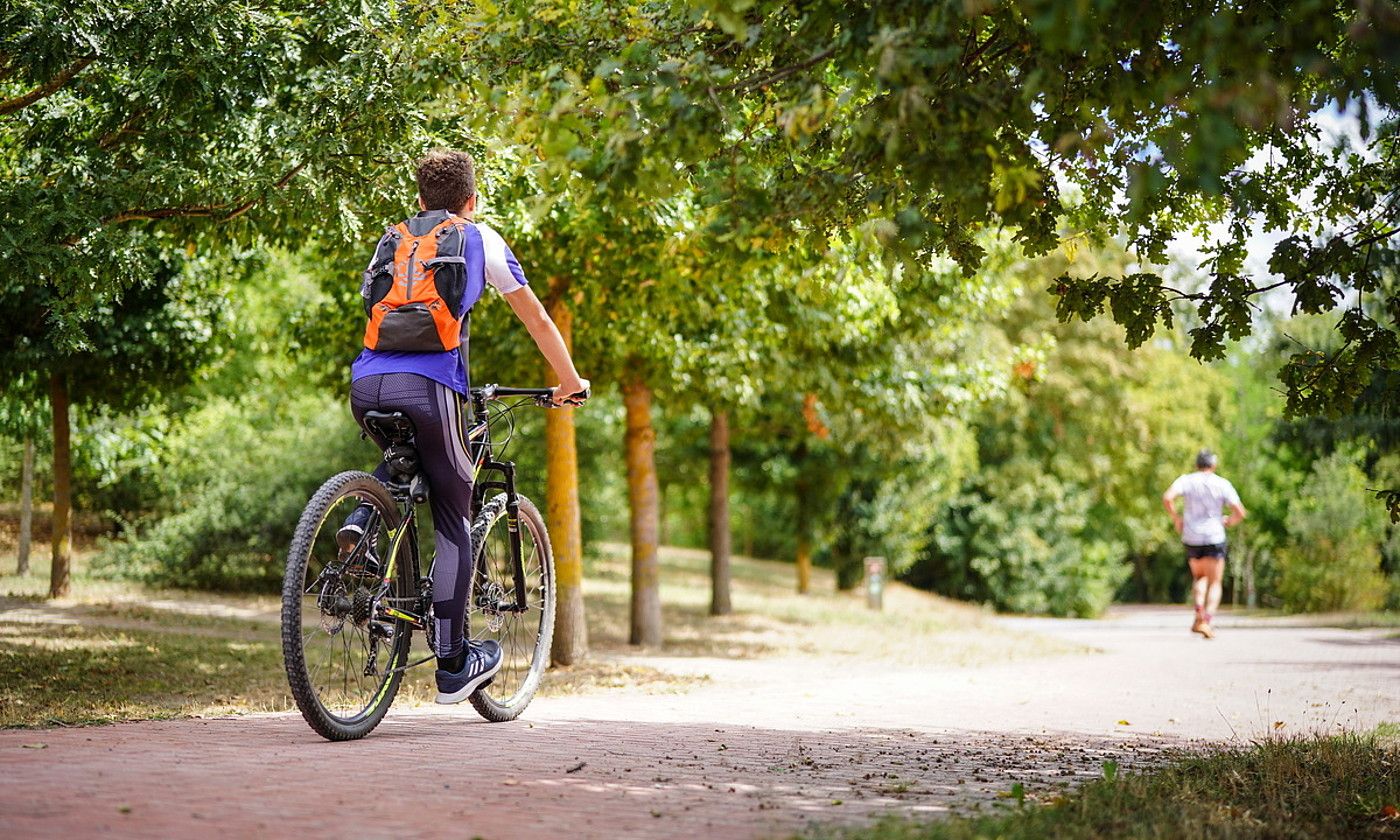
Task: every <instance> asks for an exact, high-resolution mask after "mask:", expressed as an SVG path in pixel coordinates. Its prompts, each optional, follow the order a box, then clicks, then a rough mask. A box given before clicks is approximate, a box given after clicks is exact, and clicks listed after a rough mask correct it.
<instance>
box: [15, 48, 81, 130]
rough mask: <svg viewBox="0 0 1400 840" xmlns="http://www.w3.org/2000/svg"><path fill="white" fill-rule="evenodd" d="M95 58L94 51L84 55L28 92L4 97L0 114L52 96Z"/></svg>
mask: <svg viewBox="0 0 1400 840" xmlns="http://www.w3.org/2000/svg"><path fill="white" fill-rule="evenodd" d="M96 60H97V55H96V54H95V53H94V54H92V55H85V56H83V57H82V58H80V59H78V60H77V61H75V62H73V63H72V64H70V65H68V66H67V67H65V68H63V70H62V71H60V72H59V74H58V75H57V76H54V77H53V78H52V79H49V80H48V81H47V82H45V83H44V84H42V85H39V86H38V87H36V88H34V89H33V90H31V91H29V92H28V93H25V94H21V95H20V96H16V97H15V98H13V99H6V100H4V101H3V102H0V116H4V115H5V114H10V113H14V112H15V111H18V110H19V109H21V108H26V107H28V106H30V105H33V104H34V103H35V102H38V101H39V100H40V99H43V98H45V97H47V96H52V95H53V94H54V93H55V92H57V91H58V89H59V88H61V87H63V86H64V85H66V84H68V81H69V80H70V79H72V78H73V77H74V76H76V75H78V74H79V73H81V72H83V68H85V67H87V66H88V65H89V64H91V63H93V62H94V61H96Z"/></svg>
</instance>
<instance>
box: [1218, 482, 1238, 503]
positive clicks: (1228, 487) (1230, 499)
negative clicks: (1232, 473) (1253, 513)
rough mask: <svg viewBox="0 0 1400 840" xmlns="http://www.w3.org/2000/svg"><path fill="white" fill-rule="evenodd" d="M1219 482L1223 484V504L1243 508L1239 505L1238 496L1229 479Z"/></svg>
mask: <svg viewBox="0 0 1400 840" xmlns="http://www.w3.org/2000/svg"><path fill="white" fill-rule="evenodd" d="M1221 480H1222V481H1224V482H1225V504H1227V505H1240V506H1241V507H1243V505H1242V504H1241V503H1240V494H1239V493H1237V492H1236V491H1235V485H1233V484H1231V483H1230V480H1229V479H1221Z"/></svg>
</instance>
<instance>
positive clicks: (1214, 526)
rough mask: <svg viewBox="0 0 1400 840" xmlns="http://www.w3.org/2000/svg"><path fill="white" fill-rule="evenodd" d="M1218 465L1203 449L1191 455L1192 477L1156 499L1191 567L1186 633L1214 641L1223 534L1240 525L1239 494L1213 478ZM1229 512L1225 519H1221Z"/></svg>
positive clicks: (1222, 565)
mask: <svg viewBox="0 0 1400 840" xmlns="http://www.w3.org/2000/svg"><path fill="white" fill-rule="evenodd" d="M1218 463H1219V459H1217V458H1216V457H1215V453H1214V452H1211V451H1210V450H1209V449H1202V450H1201V451H1200V452H1199V453H1198V454H1197V455H1196V471H1195V472H1193V473H1187V474H1186V475H1183V476H1181V477H1180V478H1178V479H1177V480H1176V481H1173V482H1172V486H1171V487H1168V488H1167V492H1165V493H1163V494H1162V504H1163V506H1165V507H1166V509H1167V513H1168V514H1170V515H1171V518H1172V523H1173V524H1175V525H1176V532H1177V533H1178V534H1181V542H1182V543H1183V544H1184V545H1185V546H1186V565H1188V566H1190V567H1191V596H1192V598H1193V599H1194V601H1195V603H1196V620H1195V622H1193V623H1192V625H1191V632H1192V633H1200V634H1201V635H1202V636H1204V637H1206V638H1207V639H1212V638H1215V631H1214V630H1213V629H1211V626H1210V621H1211V618H1212V617H1214V615H1215V611H1216V610H1217V609H1219V608H1220V589H1221V587H1220V581H1221V579H1222V578H1224V576H1225V556H1226V549H1225V529H1226V528H1228V527H1230V526H1233V525H1237V524H1239V523H1240V521H1242V520H1243V519H1244V516H1245V511H1244V505H1242V504H1240V494H1239V493H1236V492H1235V487H1234V485H1232V484H1231V483H1230V482H1228V481H1226V480H1225V479H1223V478H1221V477H1220V476H1218V475H1216V474H1215V467H1216V465H1217V464H1218ZM1178 496H1184V497H1186V504H1185V506H1184V509H1183V513H1184V514H1185V515H1184V516H1183V515H1182V514H1181V513H1177V512H1176V499H1177V497H1178ZM1227 506H1228V507H1229V508H1230V511H1231V513H1230V516H1229V517H1228V518H1226V517H1222V516H1221V511H1222V510H1223V509H1224V508H1225V507H1227Z"/></svg>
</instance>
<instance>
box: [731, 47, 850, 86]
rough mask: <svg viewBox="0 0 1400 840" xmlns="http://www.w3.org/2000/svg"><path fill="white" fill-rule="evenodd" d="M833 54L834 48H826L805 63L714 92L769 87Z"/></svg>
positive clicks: (735, 83) (739, 82) (791, 65)
mask: <svg viewBox="0 0 1400 840" xmlns="http://www.w3.org/2000/svg"><path fill="white" fill-rule="evenodd" d="M835 54H836V47H834V46H833V47H827V48H826V49H824V50H822V51H821V52H819V53H817V54H816V55H814V56H812V57H811V58H809V59H807V60H806V61H800V62H798V63H797V64H789V65H788V66H787V67H782V68H779V69H777V70H774V71H773V72H771V73H769V74H768V75H767V76H750V77H748V78H747V79H743V80H742V81H738V82H734V83H733V84H728V85H721V86H720V87H718V88H714V90H747V89H749V88H754V87H762V86H764V85H771V84H772V83H774V82H777V81H782V80H783V79H786V78H787V77H788V76H791V75H792V74H794V73H800V72H802V71H803V70H806V69H807V68H808V67H812V66H814V65H817V64H820V63H821V62H823V61H825V60H826V59H828V58H831V57H832V56H833V55H835Z"/></svg>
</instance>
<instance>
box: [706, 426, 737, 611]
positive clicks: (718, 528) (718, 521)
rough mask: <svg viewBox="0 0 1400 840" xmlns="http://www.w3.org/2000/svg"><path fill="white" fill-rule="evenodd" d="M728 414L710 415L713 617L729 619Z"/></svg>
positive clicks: (711, 596) (730, 605)
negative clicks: (721, 616)
mask: <svg viewBox="0 0 1400 840" xmlns="http://www.w3.org/2000/svg"><path fill="white" fill-rule="evenodd" d="M729 549H730V542H729V414H728V413H727V412H724V411H715V412H713V413H711V414H710V615H728V614H729V613H730V612H732V611H733V609H734V607H733V605H732V604H731V603H730V600H729V554H730V550H729Z"/></svg>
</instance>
